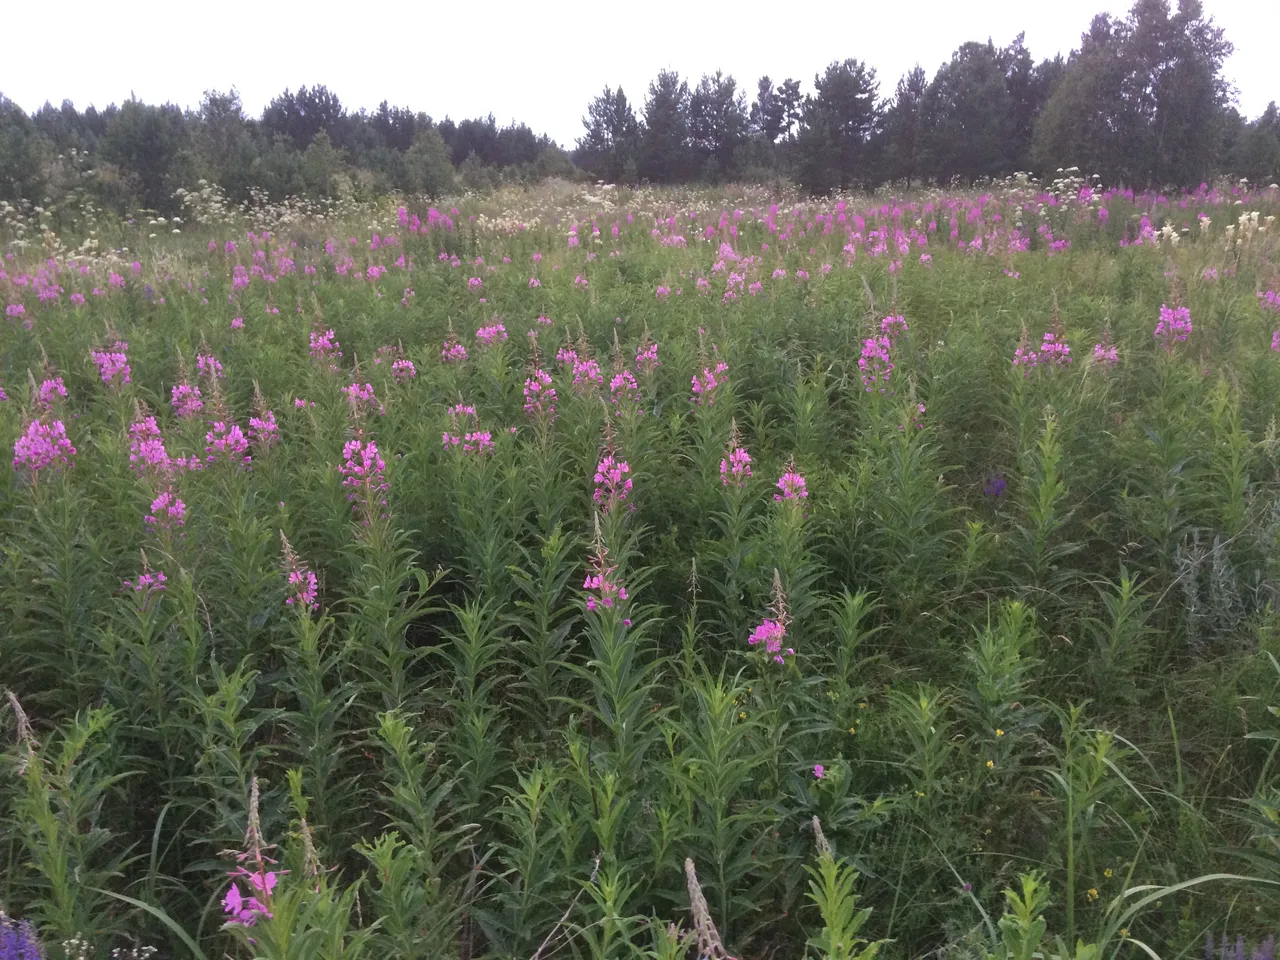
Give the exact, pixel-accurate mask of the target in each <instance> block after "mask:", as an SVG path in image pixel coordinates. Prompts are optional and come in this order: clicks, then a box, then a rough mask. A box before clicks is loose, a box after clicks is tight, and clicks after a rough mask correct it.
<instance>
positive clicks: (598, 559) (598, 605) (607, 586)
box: [582, 540, 630, 625]
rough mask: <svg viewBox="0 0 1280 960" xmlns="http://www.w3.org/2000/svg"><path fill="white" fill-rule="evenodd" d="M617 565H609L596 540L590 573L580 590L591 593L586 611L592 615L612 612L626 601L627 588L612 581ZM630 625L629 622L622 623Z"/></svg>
mask: <svg viewBox="0 0 1280 960" xmlns="http://www.w3.org/2000/svg"><path fill="white" fill-rule="evenodd" d="M617 569H618V567H617V564H614V565H612V566H611V565H610V564H609V553H608V551H607V550H605V547H604V543H603V542H601V541H599V540H597V541H596V549H595V553H593V554H592V556H591V571H592V572H591V573H589V574H587V578H586V579H585V580H584V581H583V582H582V589H583V590H586V591H588V592H589V593H592V594H593V595H591V596H588V597H587V609H588V610H590V611H592V612H593V613H594V612H595V611H597V610H600V609H606V610H612V609H613V608H614V606H619V605H621V604H622V603H623V602H624V601H625V600H626V599H627V588H626V587H624V586H622V585H621V584H620V583H618V582H617V580H615V579H614V577H613V573H614V571H615V570H617ZM623 622H624V623H627V624H628V625H629V624H630V621H623Z"/></svg>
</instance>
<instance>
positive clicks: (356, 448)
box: [339, 440, 390, 524]
mask: <svg viewBox="0 0 1280 960" xmlns="http://www.w3.org/2000/svg"><path fill="white" fill-rule="evenodd" d="M342 460H343V463H342V466H341V467H340V468H339V470H340V472H341V473H342V486H343V488H344V489H345V490H346V491H347V500H349V501H350V502H351V509H352V510H353V511H354V512H355V513H357V514H362V515H363V517H364V522H365V523H366V524H368V523H369V522H370V521H371V520H372V519H373V517H374V515H375V513H376V514H378V515H379V516H381V517H382V518H384V519H385V518H386V516H387V513H386V508H387V497H386V494H387V491H388V490H389V489H390V487H389V485H388V484H387V480H386V469H387V464H386V461H385V460H383V459H382V454H380V453H379V452H378V445H377V444H376V443H374V442H373V441H372V440H368V441H365V440H348V441H347V442H346V444H345V445H344V446H343V448H342Z"/></svg>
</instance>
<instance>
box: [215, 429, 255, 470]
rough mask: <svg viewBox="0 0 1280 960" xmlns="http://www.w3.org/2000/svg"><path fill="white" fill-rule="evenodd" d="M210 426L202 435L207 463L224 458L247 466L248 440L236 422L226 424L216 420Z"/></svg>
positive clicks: (249, 459) (248, 458)
mask: <svg viewBox="0 0 1280 960" xmlns="http://www.w3.org/2000/svg"><path fill="white" fill-rule="evenodd" d="M211 426H212V428H213V429H211V430H209V432H208V433H206V434H205V435H204V439H205V448H204V452H205V454H206V459H207V460H208V461H209V463H217V462H218V461H219V460H226V461H228V462H230V463H235V462H237V461H238V462H240V463H242V464H244V465H245V466H248V465H249V463H250V461H251V458H250V457H249V453H248V451H249V441H248V439H247V438H246V437H245V435H244V432H243V431H242V430H241V429H240V425H239V424H237V423H231V424H228V423H226V422H225V421H222V420H218V421H216V422H214V423H213V424H211Z"/></svg>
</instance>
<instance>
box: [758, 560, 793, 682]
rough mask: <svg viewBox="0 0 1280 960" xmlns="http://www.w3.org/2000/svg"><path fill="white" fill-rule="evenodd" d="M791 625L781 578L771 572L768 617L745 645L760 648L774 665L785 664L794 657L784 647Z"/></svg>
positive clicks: (791, 651) (788, 649) (761, 622)
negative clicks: (770, 596) (771, 593)
mask: <svg viewBox="0 0 1280 960" xmlns="http://www.w3.org/2000/svg"><path fill="white" fill-rule="evenodd" d="M790 624H791V617H790V614H789V613H788V612H787V596H786V593H785V592H783V589H782V576H781V574H779V573H778V571H777V570H774V571H773V600H772V602H771V603H770V604H769V616H767V617H765V618H764V619H763V620H761V621H760V623H759V624H758V625H757V626H756V628H755V629H754V630H752V631H751V635H750V636H749V637H747V645H748V646H751V647H758V648H760V649H761V650H762V651H763V653H764V654H765V656H767V657H768V658H769V659H770V660H772V661H773V662H774V663H776V664H779V665H781V664H785V663H786V662H787V660H786V658H787V657H794V656H795V654H796V652H795V650H794V649H793V648H792V647H784V646H783V641H784V640H785V639H786V638H787V627H788V626H790Z"/></svg>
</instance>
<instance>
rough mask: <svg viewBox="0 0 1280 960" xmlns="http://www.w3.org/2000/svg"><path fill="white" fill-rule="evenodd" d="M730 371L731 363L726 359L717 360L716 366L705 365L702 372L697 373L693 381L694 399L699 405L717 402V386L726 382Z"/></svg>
mask: <svg viewBox="0 0 1280 960" xmlns="http://www.w3.org/2000/svg"><path fill="white" fill-rule="evenodd" d="M728 372H729V365H728V364H727V363H725V362H724V361H717V363H716V365H715V366H714V367H703V368H702V373H695V374H694V375H693V381H692V385H693V397H692V398H691V399H692V401H693V402H694V403H696V404H698V405H699V406H702V405H708V406H709V405H711V404H713V403H715V402H716V388H717V387H719V386H720V384H722V383H723V382H724V377H725V375H726V374H727V373H728Z"/></svg>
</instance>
